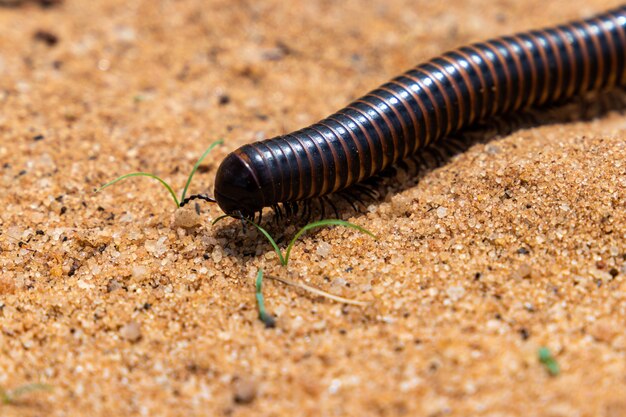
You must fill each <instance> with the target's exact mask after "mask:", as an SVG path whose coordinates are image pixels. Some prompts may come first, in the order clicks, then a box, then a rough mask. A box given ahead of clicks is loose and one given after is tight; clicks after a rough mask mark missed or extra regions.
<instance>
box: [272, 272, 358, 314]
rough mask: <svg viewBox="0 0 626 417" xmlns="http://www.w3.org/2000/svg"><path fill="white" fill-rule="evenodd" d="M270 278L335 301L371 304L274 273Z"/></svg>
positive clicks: (356, 304) (351, 303)
mask: <svg viewBox="0 0 626 417" xmlns="http://www.w3.org/2000/svg"><path fill="white" fill-rule="evenodd" d="M268 278H270V279H273V280H275V281H278V282H282V283H283V284H286V285H290V286H292V287H296V288H300V289H301V290H304V291H307V292H310V293H313V294H316V295H319V296H321V297H324V298H328V299H330V300H333V301H337V302H338V303H344V304H350V305H355V306H360V307H367V306H368V305H369V304H370V303H368V302H367V301H358V300H351V299H349V298H344V297H340V296H338V295H333V294H331V293H328V292H326V291H323V290H320V289H319V288H315V287H312V286H310V285H307V284H303V283H301V282H296V281H292V280H290V279H287V278H281V277H275V276H272V275H268Z"/></svg>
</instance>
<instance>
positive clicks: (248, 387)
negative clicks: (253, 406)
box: [233, 378, 257, 404]
mask: <svg viewBox="0 0 626 417" xmlns="http://www.w3.org/2000/svg"><path fill="white" fill-rule="evenodd" d="M234 390H235V393H234V396H233V399H234V400H235V403H237V404H250V403H251V402H252V401H254V399H255V398H256V394H257V386H256V383H255V382H254V381H253V380H252V379H249V378H238V379H237V380H236V381H235V386H234Z"/></svg>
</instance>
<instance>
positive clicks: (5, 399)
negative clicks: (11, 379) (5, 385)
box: [0, 383, 52, 404]
mask: <svg viewBox="0 0 626 417" xmlns="http://www.w3.org/2000/svg"><path fill="white" fill-rule="evenodd" d="M51 390H52V386H50V385H48V384H39V383H33V384H24V385H20V386H19V387H17V388H15V389H13V390H10V391H9V390H5V389H2V388H0V402H2V404H13V403H15V401H16V400H17V399H18V398H19V397H21V396H24V395H26V394H28V393H31V392H34V391H51Z"/></svg>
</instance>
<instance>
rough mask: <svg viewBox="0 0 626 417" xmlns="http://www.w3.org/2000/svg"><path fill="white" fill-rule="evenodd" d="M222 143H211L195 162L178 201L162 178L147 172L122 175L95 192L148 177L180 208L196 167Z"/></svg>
mask: <svg viewBox="0 0 626 417" xmlns="http://www.w3.org/2000/svg"><path fill="white" fill-rule="evenodd" d="M223 143H224V141H223V140H221V139H220V140H218V141H215V142H213V143H212V144H211V145H210V146H209V147H208V148H207V149H206V150H205V151H204V153H203V154H202V155H201V156H200V158H198V160H197V161H196V163H195V165H194V166H193V169H192V170H191V172H190V173H189V177H187V183H185V188H184V189H183V192H182V194H181V196H180V200H179V199H178V197H176V193H175V192H174V190H173V189H172V187H171V186H170V185H169V184H168V183H167V182H166V181H165V180H163V179H162V178H160V177H158V176H157V175H155V174H151V173H149V172H133V173H130V174H126V175H122V176H121V177H118V178H116V179H114V180H113V181H110V182H107V183H106V184H104V185H103V186H102V187H100V188H98V189H97V190H96V192H100V191H102V190H104V189H105V188H107V187H109V186H111V185H113V184H116V183H118V182H120V181H122V180H124V179H126V178H130V177H150V178H154V179H155V180H157V181H159V182H160V183H161V184H162V185H163V186H164V187H165V188H166V189H167V191H168V192H169V193H170V195H171V196H172V200H174V203H175V204H176V207H177V208H178V207H180V202H181V201H184V200H185V196H186V195H187V190H188V189H189V185H190V184H191V180H192V178H193V176H194V174H195V173H196V171H197V170H198V167H199V166H200V164H201V163H202V161H203V160H204V158H205V157H206V156H207V155H208V154H209V152H211V151H212V150H213V148H215V147H216V146H217V145H221V144H223Z"/></svg>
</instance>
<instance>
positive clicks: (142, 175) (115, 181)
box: [96, 172, 180, 207]
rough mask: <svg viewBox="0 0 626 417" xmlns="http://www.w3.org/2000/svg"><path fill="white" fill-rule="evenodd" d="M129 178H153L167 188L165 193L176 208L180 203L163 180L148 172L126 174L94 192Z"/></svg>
mask: <svg viewBox="0 0 626 417" xmlns="http://www.w3.org/2000/svg"><path fill="white" fill-rule="evenodd" d="M130 177H150V178H154V179H155V180H157V181H158V182H160V183H161V184H163V186H164V187H165V188H167V191H169V193H170V195H171V196H172V199H173V200H174V202H175V203H176V207H178V206H179V205H180V203H179V202H178V198H177V197H176V193H175V192H174V190H173V189H172V187H171V186H170V185H169V184H168V183H167V182H165V180H162V179H161V178H160V177H158V176H156V175H154V174H151V173H149V172H133V173H131V174H126V175H122V176H121V177H118V178H116V179H114V180H113V181H110V182H107V183H106V184H104V185H103V186H102V187H100V188H98V189H97V190H96V192H97V193H98V192H100V191H102V190H104V189H105V188H107V187H110V186H111V185H113V184H116V183H118V182H120V181H122V180H125V179H126V178H130Z"/></svg>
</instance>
